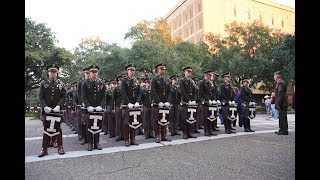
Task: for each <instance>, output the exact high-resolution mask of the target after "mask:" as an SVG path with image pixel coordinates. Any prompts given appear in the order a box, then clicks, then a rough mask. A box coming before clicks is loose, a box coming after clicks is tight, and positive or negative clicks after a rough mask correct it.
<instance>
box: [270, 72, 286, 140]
mask: <svg viewBox="0 0 320 180" xmlns="http://www.w3.org/2000/svg"><path fill="white" fill-rule="evenodd" d="M273 79H274V80H275V81H276V82H277V86H276V90H275V93H276V96H275V105H276V109H278V112H279V130H278V131H276V132H275V133H276V134H279V135H288V117H287V110H288V109H287V108H288V99H287V84H286V82H285V81H284V80H283V79H282V78H281V74H280V71H277V72H275V73H274V74H273Z"/></svg>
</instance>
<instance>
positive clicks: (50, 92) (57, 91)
mask: <svg viewBox="0 0 320 180" xmlns="http://www.w3.org/2000/svg"><path fill="white" fill-rule="evenodd" d="M66 92H67V90H66V87H65V84H64V83H63V82H62V81H61V80H60V79H57V80H55V81H51V80H43V81H41V84H40V90H39V100H40V104H41V108H42V109H43V108H44V107H46V106H48V107H50V108H52V109H53V108H55V107H56V106H57V105H58V106H60V109H63V108H64V106H63V105H64V103H65V99H66ZM42 112H43V113H44V111H42Z"/></svg>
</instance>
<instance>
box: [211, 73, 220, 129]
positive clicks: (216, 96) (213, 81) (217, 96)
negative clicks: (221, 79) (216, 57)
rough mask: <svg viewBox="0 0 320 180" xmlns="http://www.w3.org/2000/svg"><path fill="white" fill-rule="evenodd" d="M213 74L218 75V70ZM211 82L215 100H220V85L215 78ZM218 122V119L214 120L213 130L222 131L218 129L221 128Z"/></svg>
mask: <svg viewBox="0 0 320 180" xmlns="http://www.w3.org/2000/svg"><path fill="white" fill-rule="evenodd" d="M212 76H216V77H218V76H219V74H218V73H217V72H213V73H212ZM211 82H212V91H213V94H214V97H215V99H214V100H219V101H220V99H219V87H218V85H217V83H216V82H215V80H211ZM217 122H218V119H217V120H216V121H213V122H212V131H220V130H219V129H217V128H220V127H218V126H217Z"/></svg>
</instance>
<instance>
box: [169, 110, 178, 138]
mask: <svg viewBox="0 0 320 180" xmlns="http://www.w3.org/2000/svg"><path fill="white" fill-rule="evenodd" d="M179 114H180V107H179V105H178V104H173V105H172V107H171V109H170V111H169V122H170V123H169V132H170V133H175V132H177V131H178V123H179Z"/></svg>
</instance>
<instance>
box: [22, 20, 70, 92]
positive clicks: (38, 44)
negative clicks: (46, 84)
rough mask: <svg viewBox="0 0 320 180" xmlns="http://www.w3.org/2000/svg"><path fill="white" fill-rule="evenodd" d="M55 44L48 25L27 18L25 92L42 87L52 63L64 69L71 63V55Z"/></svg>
mask: <svg viewBox="0 0 320 180" xmlns="http://www.w3.org/2000/svg"><path fill="white" fill-rule="evenodd" d="M55 42H57V41H56V39H55V36H54V33H53V32H51V29H50V28H48V27H46V24H44V23H38V24H37V23H36V22H35V21H33V20H31V19H30V18H25V92H27V91H30V90H32V89H36V88H38V87H39V86H40V82H41V80H42V79H43V78H45V77H46V75H47V74H46V67H47V66H48V65H49V64H50V63H56V64H58V65H59V66H60V67H63V66H64V65H66V64H68V63H69V62H70V60H71V59H70V58H71V55H70V53H69V52H68V51H66V50H64V49H63V48H57V47H56V46H55V44H54V43H55Z"/></svg>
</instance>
